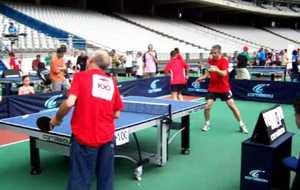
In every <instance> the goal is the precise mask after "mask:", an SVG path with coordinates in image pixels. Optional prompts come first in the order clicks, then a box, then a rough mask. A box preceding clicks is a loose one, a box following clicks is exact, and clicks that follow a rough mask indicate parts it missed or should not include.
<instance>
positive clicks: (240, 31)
mask: <svg viewBox="0 0 300 190" xmlns="http://www.w3.org/2000/svg"><path fill="white" fill-rule="evenodd" d="M206 25H208V26H209V27H211V28H214V29H216V30H219V31H223V32H225V33H227V34H231V35H234V36H236V37H237V38H242V39H247V40H249V41H251V42H255V43H257V44H263V45H264V46H266V47H269V48H271V49H275V50H282V49H286V48H287V47H288V45H289V44H290V45H294V46H295V47H299V44H297V43H294V42H291V41H289V40H287V39H284V38H281V37H279V36H276V35H274V34H272V33H270V32H267V31H265V30H262V29H259V28H255V27H251V26H234V25H221V24H206Z"/></svg>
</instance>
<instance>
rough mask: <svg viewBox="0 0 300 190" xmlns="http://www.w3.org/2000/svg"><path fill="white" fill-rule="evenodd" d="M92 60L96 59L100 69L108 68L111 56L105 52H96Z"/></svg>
mask: <svg viewBox="0 0 300 190" xmlns="http://www.w3.org/2000/svg"><path fill="white" fill-rule="evenodd" d="M92 59H94V61H95V63H96V65H97V66H98V67H100V68H106V67H108V66H109V64H110V62H111V58H110V56H109V54H108V53H107V52H106V51H103V50H97V51H95V53H94V54H93V56H92Z"/></svg>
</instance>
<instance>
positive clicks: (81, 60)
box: [76, 51, 88, 71]
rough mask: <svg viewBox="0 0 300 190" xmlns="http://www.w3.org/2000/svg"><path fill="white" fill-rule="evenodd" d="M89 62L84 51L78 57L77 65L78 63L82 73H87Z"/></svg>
mask: <svg viewBox="0 0 300 190" xmlns="http://www.w3.org/2000/svg"><path fill="white" fill-rule="evenodd" d="M87 60H88V56H87V55H86V54H85V52H84V51H82V52H81V53H80V55H79V56H78V58H77V63H76V66H77V67H78V68H79V70H80V71H85V69H86V62H87Z"/></svg>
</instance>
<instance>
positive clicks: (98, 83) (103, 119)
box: [69, 69, 123, 147]
mask: <svg viewBox="0 0 300 190" xmlns="http://www.w3.org/2000/svg"><path fill="white" fill-rule="evenodd" d="M69 94H73V95H75V96H76V97H77V100H76V103H75V108H74V112H73V116H72V120H71V126H72V133H73V135H74V137H75V138H76V140H77V141H78V142H79V143H80V144H83V145H86V146H90V147H99V146H101V145H103V144H105V143H107V142H110V141H112V139H113V137H114V133H115V124H114V113H115V112H116V111H119V110H121V109H122V108H123V103H122V100H121V97H120V93H119V90H118V88H117V86H116V83H115V82H114V81H113V79H112V78H111V77H110V76H108V75H107V74H105V72H104V71H103V70H100V69H91V70H87V71H83V72H79V73H76V74H75V76H74V79H73V82H72V85H71V88H70V92H69Z"/></svg>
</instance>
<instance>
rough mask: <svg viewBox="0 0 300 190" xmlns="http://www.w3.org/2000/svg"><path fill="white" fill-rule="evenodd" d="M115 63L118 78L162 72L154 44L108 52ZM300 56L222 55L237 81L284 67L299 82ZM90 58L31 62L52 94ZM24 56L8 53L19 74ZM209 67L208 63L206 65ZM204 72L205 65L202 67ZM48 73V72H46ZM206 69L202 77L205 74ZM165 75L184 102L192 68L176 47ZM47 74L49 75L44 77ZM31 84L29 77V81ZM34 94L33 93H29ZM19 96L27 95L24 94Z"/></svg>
mask: <svg viewBox="0 0 300 190" xmlns="http://www.w3.org/2000/svg"><path fill="white" fill-rule="evenodd" d="M108 54H109V56H110V58H111V60H112V62H111V64H110V65H109V66H108V69H107V72H110V73H111V74H112V75H113V76H114V77H115V78H116V77H117V76H118V72H120V71H118V69H121V70H122V71H121V72H124V71H125V74H126V76H127V77H132V76H135V77H136V78H137V79H141V78H150V77H154V76H156V74H157V73H158V72H159V67H158V64H159V63H158V58H157V52H156V51H155V49H154V47H153V45H152V44H149V45H148V46H147V51H146V52H142V51H138V52H133V51H127V52H126V53H119V52H117V51H116V50H111V51H110V52H108ZM299 54H300V49H296V50H294V51H292V55H289V54H288V51H287V50H286V49H284V50H282V51H280V52H277V51H273V50H270V49H268V48H260V49H259V50H258V51H257V52H254V53H252V54H251V53H249V48H248V47H247V46H245V47H243V49H242V51H241V52H240V53H235V54H234V55H233V56H232V57H229V56H227V55H226V54H222V56H223V57H224V59H226V60H227V61H228V62H229V66H228V71H229V76H230V77H231V75H232V73H233V72H231V71H232V70H233V66H231V65H232V64H230V63H236V67H235V74H236V76H233V77H235V78H236V79H246V80H250V79H251V75H250V73H249V71H248V69H249V67H251V66H264V67H268V66H284V67H286V69H287V73H288V74H289V76H290V79H291V81H293V82H299V81H300V70H299V64H300V63H299ZM212 57H213V55H212V54H210V56H209V58H208V62H209V60H211V58H212ZM88 59H89V56H88V54H87V52H85V51H80V52H78V51H76V52H72V53H67V47H66V46H65V45H62V46H61V47H60V48H58V49H57V50H56V52H55V53H49V54H48V55H46V56H45V57H43V59H42V57H41V55H39V54H38V55H36V58H35V59H34V60H33V61H32V65H31V69H32V71H35V72H37V73H38V74H40V73H42V74H43V75H44V76H42V79H43V80H48V82H45V84H50V85H49V88H50V89H51V91H63V90H67V89H69V87H70V82H71V80H70V79H71V78H72V74H73V73H76V72H80V71H85V70H86V68H87V62H88ZM22 60H23V57H22V55H19V56H18V57H17V56H16V55H15V54H14V53H13V52H10V53H9V69H14V70H17V71H20V70H21V68H22ZM205 65H206V66H205V67H207V65H209V64H207V63H205ZM0 66H1V69H6V68H5V64H3V63H1V64H0ZM200 67H202V69H203V64H200ZM47 70H48V72H45V71H47ZM205 70H207V68H205V69H203V71H202V75H203V74H205ZM163 72H164V73H165V74H166V75H170V76H171V91H172V97H173V99H175V100H181V99H182V96H181V91H182V90H183V89H184V87H185V84H186V82H187V78H188V72H189V66H188V64H187V63H186V62H185V59H184V58H183V56H182V55H181V54H180V52H179V49H178V48H175V49H174V50H173V51H172V52H171V53H170V60H169V62H168V63H167V65H165V67H164V69H163ZM45 75H46V76H45ZM28 79H29V81H30V78H28ZM30 93H32V92H30ZM19 94H26V93H24V91H22V93H19Z"/></svg>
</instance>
